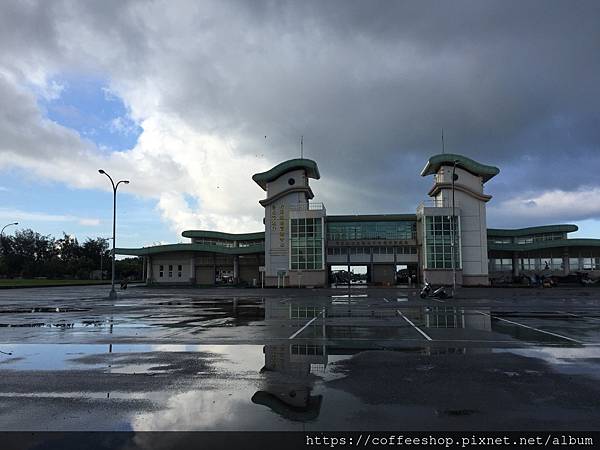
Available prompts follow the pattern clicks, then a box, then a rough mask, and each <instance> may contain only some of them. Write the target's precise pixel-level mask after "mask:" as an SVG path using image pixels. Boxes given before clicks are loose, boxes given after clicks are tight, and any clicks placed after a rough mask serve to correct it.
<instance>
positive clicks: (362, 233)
mask: <svg viewBox="0 0 600 450" xmlns="http://www.w3.org/2000/svg"><path fill="white" fill-rule="evenodd" d="M416 235H417V224H416V222H415V221H410V220H401V221H380V222H376V221H373V222H362V221H361V222H328V223H327V239H329V240H368V239H391V240H408V239H416Z"/></svg>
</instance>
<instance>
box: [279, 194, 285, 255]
mask: <svg viewBox="0 0 600 450" xmlns="http://www.w3.org/2000/svg"><path fill="white" fill-rule="evenodd" d="M279 248H280V249H284V250H285V205H284V204H283V202H282V203H280V205H279Z"/></svg>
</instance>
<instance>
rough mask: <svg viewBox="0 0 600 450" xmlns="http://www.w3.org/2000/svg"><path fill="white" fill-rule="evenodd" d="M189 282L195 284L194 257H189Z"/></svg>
mask: <svg viewBox="0 0 600 450" xmlns="http://www.w3.org/2000/svg"><path fill="white" fill-rule="evenodd" d="M190 283H191V284H196V258H194V257H193V256H192V257H191V258H190Z"/></svg>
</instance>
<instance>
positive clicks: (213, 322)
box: [0, 286, 600, 431]
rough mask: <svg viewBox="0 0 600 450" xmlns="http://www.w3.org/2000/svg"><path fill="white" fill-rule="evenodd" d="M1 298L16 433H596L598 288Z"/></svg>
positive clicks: (0, 406)
mask: <svg viewBox="0 0 600 450" xmlns="http://www.w3.org/2000/svg"><path fill="white" fill-rule="evenodd" d="M106 297H107V288H106V286H89V287H60V288H39V289H14V290H0V352H1V353H0V379H1V380H2V382H1V383H0V430H19V431H25V430H85V431H88V430H392V429H394V430H399V429H410V430H464V429H470V430H485V429H497V430H536V429H554V430H590V429H597V428H598V426H599V425H600V408H598V405H600V383H599V381H600V371H599V370H598V369H599V368H600V289H594V288H588V289H586V288H555V289H525V288H524V289H500V288H496V289H492V288H490V289H463V290H461V291H460V294H459V296H458V298H456V299H450V300H446V301H441V300H433V299H427V300H422V299H420V298H419V297H418V292H417V291H415V290H410V289H404V288H393V289H392V288H390V289H371V288H353V289H350V290H348V289H347V288H342V289H314V290H313V289H301V290H297V289H285V290H277V289H268V290H260V289H245V290H242V289H230V288H215V289H192V288H189V289H188V288H171V289H166V288H160V289H159V288H147V287H143V286H132V287H130V288H129V289H127V290H126V291H124V292H120V293H119V298H118V299H117V300H108V299H107V298H106Z"/></svg>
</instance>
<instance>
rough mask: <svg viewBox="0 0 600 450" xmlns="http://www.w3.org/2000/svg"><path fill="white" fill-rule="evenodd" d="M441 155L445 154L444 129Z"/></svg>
mask: <svg viewBox="0 0 600 450" xmlns="http://www.w3.org/2000/svg"><path fill="white" fill-rule="evenodd" d="M442 153H446V149H445V148H444V129H443V128H442Z"/></svg>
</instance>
